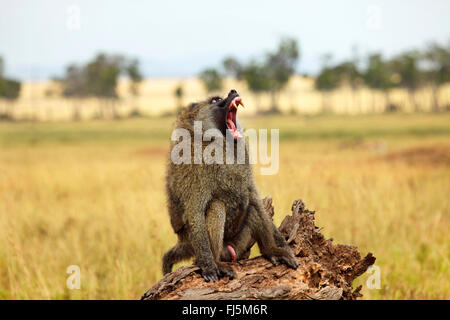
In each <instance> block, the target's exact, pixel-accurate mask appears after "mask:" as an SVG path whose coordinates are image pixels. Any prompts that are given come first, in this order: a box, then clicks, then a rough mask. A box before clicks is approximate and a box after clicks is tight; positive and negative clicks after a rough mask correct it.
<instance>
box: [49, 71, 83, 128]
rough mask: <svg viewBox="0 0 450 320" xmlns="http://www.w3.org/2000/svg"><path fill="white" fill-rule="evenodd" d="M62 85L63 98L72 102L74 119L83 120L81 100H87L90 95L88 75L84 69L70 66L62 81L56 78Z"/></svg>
mask: <svg viewBox="0 0 450 320" xmlns="http://www.w3.org/2000/svg"><path fill="white" fill-rule="evenodd" d="M55 80H57V81H58V82H59V83H61V84H62V87H63V88H62V94H63V96H65V97H67V98H70V99H71V100H72V106H73V111H72V119H73V120H80V119H81V99H83V98H85V97H87V96H88V94H89V90H88V87H87V86H86V73H85V70H84V68H83V67H80V66H77V65H75V64H72V65H69V66H68V67H67V68H66V73H65V75H64V77H63V78H62V79H58V78H55Z"/></svg>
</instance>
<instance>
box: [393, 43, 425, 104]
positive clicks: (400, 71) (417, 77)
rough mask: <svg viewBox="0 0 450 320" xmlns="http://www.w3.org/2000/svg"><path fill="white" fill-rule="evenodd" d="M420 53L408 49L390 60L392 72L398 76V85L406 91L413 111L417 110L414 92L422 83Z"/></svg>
mask: <svg viewBox="0 0 450 320" xmlns="http://www.w3.org/2000/svg"><path fill="white" fill-rule="evenodd" d="M419 60H420V54H419V52H417V51H408V52H405V53H402V54H400V55H399V56H397V57H395V58H394V59H392V60H391V66H392V70H393V71H394V73H396V74H397V75H398V76H399V82H398V85H399V86H400V87H402V88H405V89H406V90H407V91H408V94H409V98H410V101H411V104H412V106H413V108H414V111H416V112H417V111H419V105H418V104H417V101H416V98H415V93H416V90H417V89H418V88H419V87H420V86H421V84H422V83H423V78H424V77H423V73H422V72H421V70H420V69H419V66H418V65H419Z"/></svg>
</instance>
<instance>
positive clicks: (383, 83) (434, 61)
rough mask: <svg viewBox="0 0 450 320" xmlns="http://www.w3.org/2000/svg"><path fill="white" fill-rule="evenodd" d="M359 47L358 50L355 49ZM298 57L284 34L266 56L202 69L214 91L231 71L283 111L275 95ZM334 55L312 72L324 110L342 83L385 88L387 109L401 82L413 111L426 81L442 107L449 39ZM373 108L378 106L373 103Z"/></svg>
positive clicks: (352, 86) (296, 48) (293, 42)
mask: <svg viewBox="0 0 450 320" xmlns="http://www.w3.org/2000/svg"><path fill="white" fill-rule="evenodd" d="M355 51H356V50H355ZM299 58H300V49H299V45H298V43H297V41H296V40H295V39H290V38H285V39H282V40H281V41H280V43H279V45H278V48H277V49H275V50H274V51H273V52H268V53H266V55H265V56H264V58H263V59H259V60H256V59H251V60H250V61H249V62H247V63H243V62H241V61H239V60H238V59H236V58H235V57H227V58H225V59H224V60H223V61H222V65H221V67H219V68H207V69H205V70H203V71H202V72H201V73H200V74H199V78H200V79H201V80H202V82H203V83H204V86H205V89H206V90H207V91H208V92H210V93H215V92H220V91H221V90H222V87H223V79H224V77H226V76H231V77H232V78H234V79H236V80H243V81H244V82H245V83H246V85H247V87H248V89H249V90H250V91H251V92H252V93H253V94H254V95H255V96H256V101H257V102H256V104H257V105H258V106H259V105H260V103H259V98H258V97H259V96H260V95H261V94H262V93H266V94H270V96H271V108H270V110H269V111H270V112H279V108H278V102H277V96H278V94H279V92H280V91H281V90H282V89H283V88H284V87H285V86H286V85H287V83H288V81H289V79H290V78H291V77H292V76H293V75H294V74H296V73H298V72H297V70H296V68H295V66H296V64H297V63H298V60H299ZM331 61H332V56H331V55H330V54H325V55H324V56H323V57H322V66H321V69H320V71H319V73H318V74H317V75H316V77H315V78H314V85H315V88H316V89H317V90H318V91H320V92H321V93H322V112H331V111H332V109H331V108H332V106H331V105H330V102H329V100H330V99H329V97H330V93H331V92H332V91H333V90H335V89H338V88H340V87H344V86H347V87H349V88H350V89H351V92H352V96H353V99H355V96H356V92H357V91H358V90H359V89H361V88H363V87H367V88H370V89H372V90H373V91H374V92H381V93H383V95H384V97H385V103H384V105H385V106H384V110H385V111H395V110H398V107H397V106H395V105H394V104H392V103H391V99H390V91H391V89H394V88H403V89H405V90H406V91H407V92H408V95H409V99H410V102H411V105H412V106H413V108H414V111H416V112H417V111H420V105H419V104H418V103H417V101H416V95H415V94H416V91H417V90H418V89H420V88H422V87H424V86H429V87H431V89H432V96H433V103H432V110H433V111H434V112H438V111H440V110H441V109H442V107H447V106H440V105H439V101H438V95H439V90H440V89H441V88H442V86H443V85H444V84H446V83H448V82H449V81H450V42H448V43H447V44H446V45H441V44H439V43H431V44H429V45H428V46H427V47H426V48H425V49H424V50H409V51H406V52H402V53H400V54H398V55H396V56H394V57H391V58H386V57H384V56H383V55H382V54H381V53H371V54H369V55H367V56H366V57H365V58H364V59H361V58H360V57H359V55H358V54H357V53H355V54H354V55H353V57H352V58H351V59H349V60H346V61H343V62H340V63H336V64H332V63H331ZM372 111H375V108H374V107H372Z"/></svg>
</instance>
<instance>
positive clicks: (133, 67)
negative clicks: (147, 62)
mask: <svg viewBox="0 0 450 320" xmlns="http://www.w3.org/2000/svg"><path fill="white" fill-rule="evenodd" d="M125 72H126V74H127V76H128V78H129V79H130V87H129V90H130V93H131V96H132V108H133V110H132V114H134V115H138V114H140V113H139V109H138V106H137V105H135V103H136V97H137V96H138V95H139V85H140V83H141V82H142V79H143V77H142V74H141V70H140V69H139V61H138V60H137V59H133V60H131V61H129V62H127V63H126V64H125Z"/></svg>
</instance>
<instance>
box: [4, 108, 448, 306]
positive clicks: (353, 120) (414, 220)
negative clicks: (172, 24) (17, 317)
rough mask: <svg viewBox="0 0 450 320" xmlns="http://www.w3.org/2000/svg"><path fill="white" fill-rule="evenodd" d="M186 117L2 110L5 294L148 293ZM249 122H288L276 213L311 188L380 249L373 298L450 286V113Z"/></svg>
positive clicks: (361, 238)
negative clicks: (54, 116) (68, 118)
mask: <svg viewBox="0 0 450 320" xmlns="http://www.w3.org/2000/svg"><path fill="white" fill-rule="evenodd" d="M245 112H246V111H244V112H243V115H245ZM172 122H173V119H172V118H169V117H165V118H139V119H129V120H118V121H84V122H17V123H6V122H0V299H137V298H139V297H140V295H141V294H142V293H143V292H144V291H145V290H146V289H148V288H149V287H150V286H152V285H153V284H154V283H155V282H156V281H157V280H158V279H160V278H161V270H160V269H161V257H162V255H163V253H164V252H165V251H166V250H167V249H169V247H171V246H172V245H173V244H174V243H175V241H176V237H175V235H174V234H173V232H172V230H171V227H170V224H169V219H168V215H167V211H166V205H165V193H164V167H165V161H166V154H167V151H168V143H169V137H170V132H171V123H172ZM242 122H243V123H244V124H245V126H246V127H247V128H279V129H280V169H279V172H278V174H276V175H271V176H261V175H259V174H258V172H259V171H257V170H256V171H255V172H256V179H257V185H258V186H259V189H260V193H261V195H271V196H272V197H273V198H274V206H275V212H276V215H275V221H276V223H277V224H278V223H280V222H281V220H282V218H283V217H284V215H286V214H288V213H290V207H291V204H292V201H293V200H294V199H297V198H302V199H303V200H304V201H305V202H306V204H307V206H308V208H309V209H311V210H316V211H317V213H316V219H317V223H316V224H317V225H319V226H322V227H324V229H323V231H322V232H323V233H324V234H325V235H326V237H332V238H334V241H335V242H336V243H344V244H353V245H356V246H358V247H359V249H360V251H361V253H362V254H366V253H367V252H368V251H370V252H373V253H374V255H375V256H376V257H377V261H376V265H377V266H378V267H380V271H381V288H380V289H372V290H369V289H368V288H367V286H366V284H365V282H366V280H367V278H368V275H363V276H362V277H361V278H360V279H359V280H357V281H358V284H363V285H364V288H363V291H362V292H363V294H364V298H365V299H432V298H436V299H449V298H450V280H449V279H450V277H449V276H450V269H449V258H450V248H449V244H450V233H449V222H450V197H449V194H450V114H448V113H446V114H439V115H433V114H392V115H357V116H353V117H349V116H347V117H346V116H339V115H334V116H332V115H329V116H299V115H297V116H272V117H253V116H251V112H249V113H248V114H247V116H246V117H244V118H243V120H242ZM253 254H256V251H255V252H254V253H253ZM70 265H77V266H79V267H80V270H81V289H79V290H69V289H67V288H66V279H67V277H68V276H69V275H68V274H67V273H66V269H67V268H68V267H69V266H70ZM355 285H356V284H355Z"/></svg>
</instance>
